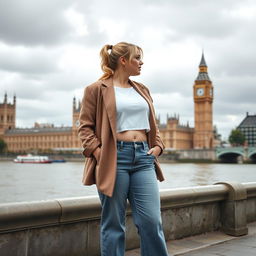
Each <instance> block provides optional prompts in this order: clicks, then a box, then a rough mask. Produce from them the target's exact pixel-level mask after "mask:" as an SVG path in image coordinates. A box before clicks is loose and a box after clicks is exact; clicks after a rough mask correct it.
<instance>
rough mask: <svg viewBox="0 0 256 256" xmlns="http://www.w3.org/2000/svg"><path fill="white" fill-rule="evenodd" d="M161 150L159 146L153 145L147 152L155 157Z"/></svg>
mask: <svg viewBox="0 0 256 256" xmlns="http://www.w3.org/2000/svg"><path fill="white" fill-rule="evenodd" d="M161 151H162V149H161V148H160V147H159V146H155V147H153V148H151V149H150V150H149V151H148V152H147V154H149V155H153V156H155V157H158V156H159V155H160V153H161Z"/></svg>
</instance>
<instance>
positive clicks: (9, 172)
mask: <svg viewBox="0 0 256 256" xmlns="http://www.w3.org/2000/svg"><path fill="white" fill-rule="evenodd" d="M83 165H84V164H83V163H81V162H67V163H52V164H15V163H12V162H0V203H6V202H21V201H38V200H47V199H57V198H66V197H79V196H91V195H97V190H96V187H95V185H93V186H83V185H82V183H81V180H82V173H83ZM161 167H162V169H163V172H164V175H165V181H164V182H159V183H158V184H159V189H160V190H162V189H169V188H180V187H190V186H198V185H211V184H214V183H216V182H220V181H237V182H255V181H256V165H255V164H192V163H186V164H181V163H168V164H167V163H162V164H161Z"/></svg>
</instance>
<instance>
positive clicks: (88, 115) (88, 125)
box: [78, 86, 100, 157]
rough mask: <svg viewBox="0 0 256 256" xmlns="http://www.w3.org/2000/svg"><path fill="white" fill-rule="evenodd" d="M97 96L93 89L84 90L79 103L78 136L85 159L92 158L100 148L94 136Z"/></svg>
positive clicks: (90, 87) (91, 87)
mask: <svg viewBox="0 0 256 256" xmlns="http://www.w3.org/2000/svg"><path fill="white" fill-rule="evenodd" d="M96 109H97V94H96V92H95V87H93V86H88V87H86V88H85V91H84V97H83V100H82V103H81V110H80V115H79V122H80V125H79V128H78V136H79V137H80V139H81V141H82V145H83V148H84V151H83V154H84V156H86V157H92V156H93V153H94V152H95V151H96V149H97V148H98V147H99V146H100V141H99V139H98V138H97V136H96V134H95V126H96Z"/></svg>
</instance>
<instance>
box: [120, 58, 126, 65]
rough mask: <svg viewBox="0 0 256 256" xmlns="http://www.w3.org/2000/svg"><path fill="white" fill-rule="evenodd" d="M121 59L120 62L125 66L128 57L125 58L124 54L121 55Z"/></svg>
mask: <svg viewBox="0 0 256 256" xmlns="http://www.w3.org/2000/svg"><path fill="white" fill-rule="evenodd" d="M119 61H120V64H121V65H122V66H125V64H126V62H127V60H126V58H125V57H124V56H121V57H120V58H119Z"/></svg>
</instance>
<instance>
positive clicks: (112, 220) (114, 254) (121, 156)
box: [99, 141, 168, 256]
mask: <svg viewBox="0 0 256 256" xmlns="http://www.w3.org/2000/svg"><path fill="white" fill-rule="evenodd" d="M148 150H149V148H148V144H147V142H124V141H118V142H117V176H116V183H115V188H114V193H113V196H112V197H108V196H106V195H104V194H102V193H100V192H99V197H100V200H101V205H102V214H101V256H124V254H125V210H126V205H127V199H128V200H129V202H130V205H131V208H132V217H133V221H134V223H135V225H136V227H137V229H138V233H139V235H140V245H141V246H140V247H141V255H142V256H168V252H167V248H166V243H165V239H164V234H163V230H162V222H161V212H160V197H159V189H158V184H157V178H156V173H155V169H154V159H155V157H154V156H153V155H148V154H147V152H148Z"/></svg>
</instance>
